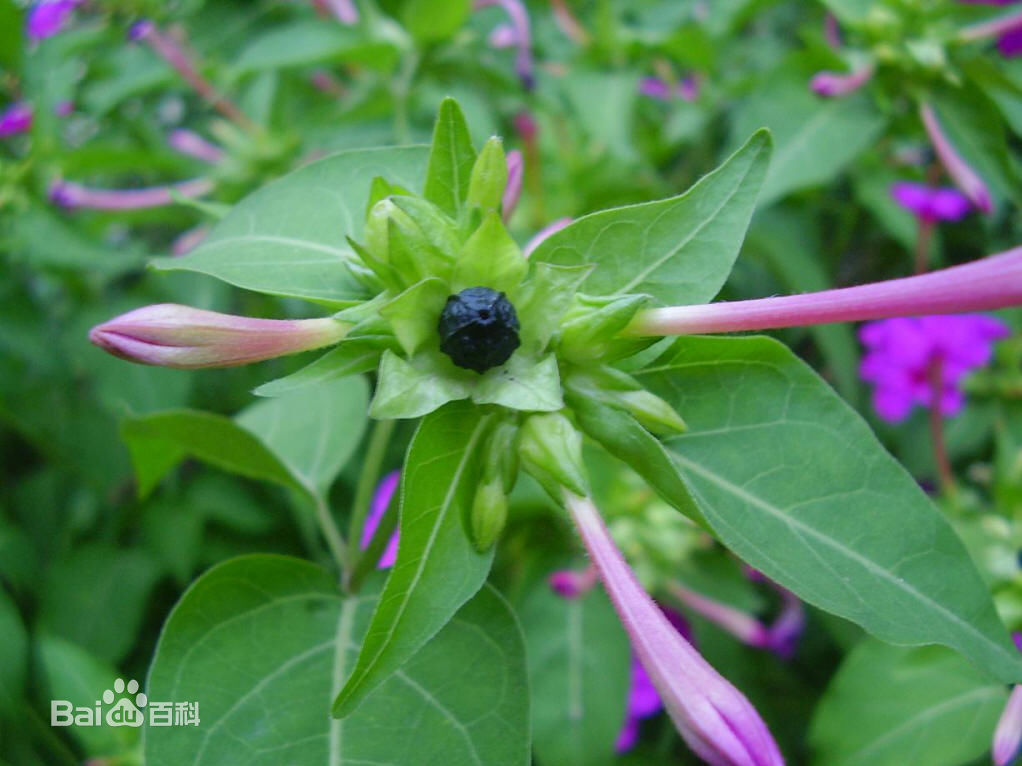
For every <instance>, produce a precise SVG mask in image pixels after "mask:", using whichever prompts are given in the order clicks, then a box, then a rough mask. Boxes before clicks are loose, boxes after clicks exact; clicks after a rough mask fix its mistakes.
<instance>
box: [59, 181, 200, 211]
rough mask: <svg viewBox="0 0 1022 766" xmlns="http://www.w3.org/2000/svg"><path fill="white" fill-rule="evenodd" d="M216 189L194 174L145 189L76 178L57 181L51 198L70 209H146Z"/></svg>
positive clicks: (170, 203)
mask: <svg viewBox="0 0 1022 766" xmlns="http://www.w3.org/2000/svg"><path fill="white" fill-rule="evenodd" d="M212 190H213V182H212V181H211V180H210V179H208V178H193V179H192V180H190V181H182V182H181V183H179V184H172V185H169V186H151V187H148V188H144V189H94V188H91V187H88V186H82V185H81V184H76V183H74V182H72V181H57V182H56V183H54V184H53V185H52V186H51V187H50V200H51V201H52V202H54V203H55V204H57V205H60V207H63V208H66V209H69V210H71V209H75V208H90V209H92V210H142V209H145V208H150V207H160V206H162V205H172V204H174V202H175V201H176V200H175V197H178V196H180V197H189V198H192V197H201V196H202V195H204V194H208V193H209V192H210V191H212Z"/></svg>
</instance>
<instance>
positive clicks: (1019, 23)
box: [958, 11, 1022, 42]
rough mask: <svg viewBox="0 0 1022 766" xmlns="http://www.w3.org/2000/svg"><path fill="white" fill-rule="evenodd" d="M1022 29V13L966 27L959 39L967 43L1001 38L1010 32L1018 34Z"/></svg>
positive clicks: (1016, 12) (960, 32)
mask: <svg viewBox="0 0 1022 766" xmlns="http://www.w3.org/2000/svg"><path fill="white" fill-rule="evenodd" d="M1019 29H1022V11H1015V12H1014V13H1009V14H1008V15H1007V16H1000V17H998V18H996V19H991V20H990V21H981V22H979V23H978V24H972V25H970V26H967V27H964V28H962V29H961V30H959V32H958V39H959V40H964V41H966V42H969V41H972V40H983V39H985V38H987V37H1000V36H1001V35H1006V34H1008V33H1009V32H1016V31H1018V30H1019Z"/></svg>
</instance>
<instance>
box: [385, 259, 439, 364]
mask: <svg viewBox="0 0 1022 766" xmlns="http://www.w3.org/2000/svg"><path fill="white" fill-rule="evenodd" d="M447 296H448V287H447V284H446V283H445V282H444V281H443V280H442V279H436V278H432V277H431V278H428V279H423V280H422V281H421V282H416V283H415V284H414V285H412V286H411V287H409V288H408V289H407V290H405V291H404V292H403V293H401V294H400V295H398V296H397V297H396V298H394V299H393V300H391V301H390V302H388V303H387V304H386V305H385V306H383V307H382V308H381V309H380V314H381V316H383V317H384V318H385V319H386V320H387V321H388V322H390V326H391V329H393V331H394V335H396V336H397V339H398V342H399V343H400V344H401V348H402V349H403V350H404V352H405V353H406V354H408V356H411V355H413V354H414V353H415V352H416V351H418V350H419V349H420V348H421V347H422V344H424V343H425V342H426V341H427V340H429V339H430V338H435V337H436V336H437V324H438V323H439V322H440V312H441V311H443V310H444V303H445V302H446V301H447Z"/></svg>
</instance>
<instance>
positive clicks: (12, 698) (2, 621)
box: [0, 587, 28, 732]
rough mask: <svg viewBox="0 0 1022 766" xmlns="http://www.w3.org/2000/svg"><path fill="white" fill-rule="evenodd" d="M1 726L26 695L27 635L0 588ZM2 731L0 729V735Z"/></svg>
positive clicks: (9, 601) (4, 591) (16, 608)
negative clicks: (0, 639) (1, 640)
mask: <svg viewBox="0 0 1022 766" xmlns="http://www.w3.org/2000/svg"><path fill="white" fill-rule="evenodd" d="M0 636H3V637H4V640H3V642H0V722H2V721H13V720H14V717H15V713H16V712H17V710H18V707H19V705H20V700H21V699H22V697H23V696H24V692H25V680H26V672H25V671H26V668H27V667H28V634H27V633H26V632H25V625H24V623H22V621H21V614H20V613H19V612H18V606H17V604H15V603H14V599H12V598H11V597H10V596H9V595H8V594H7V591H6V590H5V589H4V588H2V587H0ZM2 731H3V728H2V727H0V732H2Z"/></svg>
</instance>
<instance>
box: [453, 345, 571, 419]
mask: <svg viewBox="0 0 1022 766" xmlns="http://www.w3.org/2000/svg"><path fill="white" fill-rule="evenodd" d="M472 401H473V402H475V403H476V404H500V405H503V406H504V407H509V408H510V409H513V410H526V411H532V412H555V411H557V410H559V409H561V408H562V407H564V399H562V398H561V376H560V374H559V373H558V371H557V359H556V358H555V357H554V355H553V354H549V355H547V356H545V357H543V358H542V359H539V360H536V359H533V358H531V357H528V356H525V355H523V354H512V356H511V358H510V359H509V360H508V361H507V363H506V364H503V365H501V366H500V367H494V368H493V369H491V370H487V371H486V372H485V373H484V374H483V376H482V379H481V380H480V381H479V385H477V386H476V387H475V389H474V390H473V391H472Z"/></svg>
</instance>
